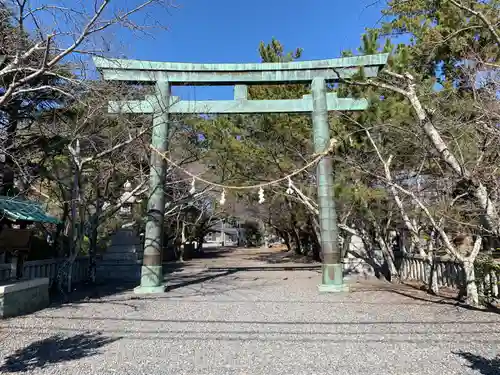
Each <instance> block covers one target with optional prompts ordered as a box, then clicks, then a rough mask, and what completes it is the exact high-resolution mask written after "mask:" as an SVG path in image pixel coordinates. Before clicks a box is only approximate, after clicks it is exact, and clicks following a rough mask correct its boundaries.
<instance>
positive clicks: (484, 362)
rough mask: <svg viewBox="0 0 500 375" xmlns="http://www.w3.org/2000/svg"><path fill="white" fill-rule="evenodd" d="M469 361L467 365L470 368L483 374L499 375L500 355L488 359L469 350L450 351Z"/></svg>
mask: <svg viewBox="0 0 500 375" xmlns="http://www.w3.org/2000/svg"><path fill="white" fill-rule="evenodd" d="M452 353H453V354H455V355H458V356H460V357H462V358H464V359H466V360H467V361H468V362H469V365H468V367H469V368H471V369H472V370H476V371H479V373H480V374H483V375H500V355H499V356H497V357H496V358H492V359H488V358H485V357H481V356H479V355H477V354H472V353H470V352H464V351H459V352H452Z"/></svg>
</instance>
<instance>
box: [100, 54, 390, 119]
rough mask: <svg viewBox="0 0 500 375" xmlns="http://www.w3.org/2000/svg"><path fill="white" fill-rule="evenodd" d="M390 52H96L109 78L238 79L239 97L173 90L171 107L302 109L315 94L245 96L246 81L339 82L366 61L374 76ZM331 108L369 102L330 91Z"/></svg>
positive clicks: (147, 101)
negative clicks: (265, 56) (286, 56)
mask: <svg viewBox="0 0 500 375" xmlns="http://www.w3.org/2000/svg"><path fill="white" fill-rule="evenodd" d="M388 56H389V55H388V54H377V55H365V56H354V57H342V58H338V59H329V60H312V61H300V62H288V63H252V64H188V63H171V62H154V61H139V60H123V59H107V58H103V57H94V62H95V65H96V67H97V69H98V70H99V71H100V72H101V74H102V75H103V78H104V79H105V80H111V81H129V82H145V83H155V82H168V85H182V84H189V85H208V86H210V85H234V86H235V95H234V99H235V100H208V101H180V100H179V98H177V97H174V96H169V98H168V102H169V103H168V104H169V109H168V111H169V112H170V113H207V114H208V113H212V114H215V113H223V114H230V113H232V114H236V113H240V114H244V113H284V112H289V113H300V112H302V113H303V112H311V111H312V107H313V104H312V99H311V95H305V96H304V97H303V98H302V99H287V100H247V89H246V85H259V84H280V83H310V82H312V80H313V79H317V78H320V79H324V80H325V82H335V81H339V80H340V79H345V78H349V77H351V76H353V75H354V74H356V73H357V72H358V71H359V68H360V67H363V69H364V74H365V75H366V76H367V77H375V76H376V75H377V74H378V72H379V70H380V69H381V68H382V67H383V66H384V65H385V63H386V62H387V58H388ZM326 96H327V98H326V99H327V110H329V111H333V110H338V111H353V110H363V109H366V108H367V107H368V102H367V101H366V100H365V99H353V98H338V97H337V95H336V94H335V93H328V94H326ZM157 110H158V98H157V97H156V96H154V95H152V96H146V97H145V98H144V100H124V101H118V102H115V101H111V102H110V103H109V112H110V113H154V112H155V111H157Z"/></svg>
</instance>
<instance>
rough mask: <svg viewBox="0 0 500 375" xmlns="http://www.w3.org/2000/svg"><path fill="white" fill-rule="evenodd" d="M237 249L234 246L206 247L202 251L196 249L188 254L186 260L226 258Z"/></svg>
mask: <svg viewBox="0 0 500 375" xmlns="http://www.w3.org/2000/svg"><path fill="white" fill-rule="evenodd" d="M235 249H236V248H234V247H217V248H212V249H211V248H206V249H203V250H202V251H200V252H198V251H195V252H193V253H191V254H186V255H185V260H194V259H215V258H225V257H227V256H229V255H231V253H233V252H234V250H235Z"/></svg>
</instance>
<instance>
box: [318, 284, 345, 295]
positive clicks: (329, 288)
mask: <svg viewBox="0 0 500 375" xmlns="http://www.w3.org/2000/svg"><path fill="white" fill-rule="evenodd" d="M348 291H349V285H347V284H340V285H326V284H320V285H318V292H320V293H342V292H348Z"/></svg>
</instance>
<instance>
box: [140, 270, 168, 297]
mask: <svg viewBox="0 0 500 375" xmlns="http://www.w3.org/2000/svg"><path fill="white" fill-rule="evenodd" d="M164 292H165V285H163V274H162V266H144V265H143V266H142V268H141V285H140V286H138V287H137V288H135V289H134V293H136V294H152V293H164Z"/></svg>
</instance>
